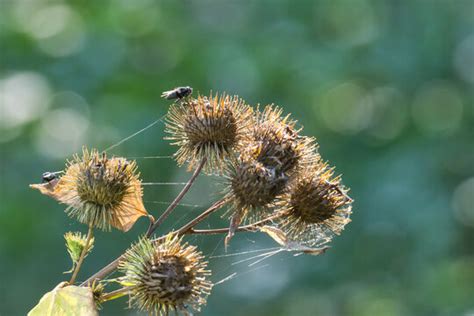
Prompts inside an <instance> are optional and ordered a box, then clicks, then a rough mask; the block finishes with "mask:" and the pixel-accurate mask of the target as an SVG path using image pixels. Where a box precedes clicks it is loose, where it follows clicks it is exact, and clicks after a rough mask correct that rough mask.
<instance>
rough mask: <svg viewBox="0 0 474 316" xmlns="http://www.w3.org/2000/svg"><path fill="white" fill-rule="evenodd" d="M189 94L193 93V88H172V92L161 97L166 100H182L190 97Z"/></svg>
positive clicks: (167, 92) (164, 93) (166, 92)
mask: <svg viewBox="0 0 474 316" xmlns="http://www.w3.org/2000/svg"><path fill="white" fill-rule="evenodd" d="M191 93H193V88H191V87H189V86H187V87H178V88H174V89H173V90H170V91H165V92H163V93H162V94H161V97H162V98H165V99H166V100H173V99H182V98H185V97H187V96H189V95H191Z"/></svg>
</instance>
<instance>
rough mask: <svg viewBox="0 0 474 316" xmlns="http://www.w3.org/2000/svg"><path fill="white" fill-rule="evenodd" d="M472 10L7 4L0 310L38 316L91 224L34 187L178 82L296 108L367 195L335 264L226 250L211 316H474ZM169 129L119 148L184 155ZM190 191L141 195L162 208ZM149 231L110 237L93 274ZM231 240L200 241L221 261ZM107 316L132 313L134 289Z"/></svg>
mask: <svg viewBox="0 0 474 316" xmlns="http://www.w3.org/2000/svg"><path fill="white" fill-rule="evenodd" d="M473 12H474V1H472V0H453V1H448V0H444V1H442V0H440V1H434V0H433V1H382V0H380V1H375V0H374V1H369V0H348V1H329V0H327V1H290V0H274V1H270V0H267V1H242V2H238V1H229V2H220V1H206V0H204V1H153V0H135V1H126V0H117V1H65V0H64V1H59V0H58V1H47V0H38V1H33V0H0V72H1V73H0V97H1V98H0V109H1V116H0V144H1V165H0V168H1V169H0V170H1V171H0V172H1V189H0V232H1V233H0V280H1V281H0V315H24V314H26V312H27V311H28V310H30V309H31V308H32V307H33V306H34V305H35V304H36V303H37V302H38V300H39V299H40V298H41V296H42V295H43V294H44V293H45V292H47V291H49V290H50V289H51V288H54V286H55V285H56V284H58V283H59V282H60V281H63V280H64V278H65V277H64V275H62V271H64V270H66V269H67V268H68V265H69V263H68V258H67V253H66V251H65V249H64V242H63V239H62V236H63V234H64V233H65V232H66V231H69V230H82V231H84V232H85V231H86V227H85V226H81V225H79V224H76V223H75V222H74V221H73V220H71V219H68V218H67V216H66V215H65V214H64V213H63V209H64V208H63V207H62V206H61V205H58V204H56V203H55V202H54V201H53V200H51V199H48V198H46V197H45V196H42V195H40V194H38V192H35V191H33V190H30V189H29V188H28V184H29V183H35V182H39V181H40V178H41V174H42V173H43V172H44V171H56V170H60V169H62V168H63V166H64V162H65V160H66V159H68V158H70V157H71V156H72V154H73V153H75V152H78V151H80V149H81V146H82V145H84V144H85V145H87V146H90V147H92V146H94V147H98V148H99V149H103V148H107V147H108V146H110V145H112V144H114V143H116V142H118V141H119V140H120V139H122V138H124V137H126V136H128V135H130V134H132V133H133V132H135V131H137V130H139V129H141V128H143V127H145V126H146V125H147V124H149V123H151V122H153V121H154V120H155V119H156V118H159V117H160V116H162V115H163V114H164V113H165V112H166V109H167V106H168V102H165V101H163V100H161V99H160V98H159V96H160V93H161V92H162V91H164V90H168V89H169V88H173V87H175V86H179V85H191V86H193V87H194V89H195V92H197V91H200V92H202V93H208V91H209V90H211V89H212V90H213V91H222V90H225V91H227V92H229V93H235V94H239V95H240V96H241V97H243V98H244V99H246V100H247V101H248V102H250V103H251V104H254V105H255V104H257V103H261V104H266V103H273V102H274V103H276V104H278V105H281V106H283V107H284V109H285V111H286V112H291V113H292V114H293V116H294V117H295V118H296V119H298V120H299V122H300V123H301V124H302V125H304V126H305V129H304V132H305V133H306V134H307V135H314V136H316V137H317V138H318V141H319V142H320V145H321V147H320V152H321V154H322V155H323V157H324V158H325V159H327V160H329V161H330V162H331V163H332V164H333V165H335V166H337V169H336V171H337V172H339V173H343V174H344V177H343V179H344V182H345V183H346V184H347V185H348V186H349V187H351V188H352V191H351V195H352V197H353V198H354V199H355V201H356V202H355V205H354V214H353V217H352V219H353V222H352V223H351V224H349V225H348V227H347V229H346V231H345V232H344V233H343V234H342V235H341V236H340V237H338V238H336V239H335V241H334V242H333V243H332V246H333V248H332V249H330V250H329V251H328V252H327V253H326V254H325V255H323V256H318V257H308V256H299V257H295V258H294V257H291V255H279V256H275V257H273V258H270V259H268V260H267V261H266V263H268V264H269V266H267V267H263V268H261V269H258V270H255V271H250V270H252V268H249V267H247V266H246V264H240V265H237V264H236V265H233V266H232V265H231V262H236V261H238V260H239V259H242V258H243V257H240V256H236V257H235V258H233V259H232V260H233V261H225V260H222V261H221V260H220V259H219V258H216V259H211V266H212V268H213V270H214V278H215V279H214V281H218V280H219V279H222V278H225V277H226V276H227V275H229V274H231V273H233V272H234V271H238V273H239V274H238V276H237V277H236V278H235V279H233V280H230V281H228V282H225V283H223V284H222V285H219V286H216V287H215V289H214V291H213V294H212V295H211V296H210V300H209V303H208V305H207V306H206V308H205V310H204V312H203V314H204V315H228V316H231V315H471V314H472V313H474V246H473V245H474V244H473V240H474V14H473ZM162 137H163V124H158V125H155V126H154V127H152V128H150V129H149V130H147V131H145V132H143V133H142V134H140V135H138V136H136V137H134V138H133V139H131V140H129V141H127V142H125V143H124V144H122V145H120V146H118V147H116V148H114V149H113V150H112V152H113V153H114V154H117V155H123V156H126V157H145V156H157V155H160V156H163V155H164V156H166V155H170V154H172V152H173V148H171V146H169V144H168V142H167V141H163V140H162ZM137 160H138V165H139V168H140V171H141V174H142V178H143V179H144V181H145V182H182V181H185V180H186V178H187V177H188V176H189V174H188V173H186V171H185V170H184V169H185V168H181V169H179V168H177V167H176V165H175V163H174V162H173V161H172V160H171V159H137ZM217 182H218V181H217ZM215 183H216V179H215V178H212V177H211V178H206V177H201V178H200V179H199V182H198V183H197V185H196V186H195V187H193V189H192V191H191V192H190V194H189V196H188V197H187V199H186V202H185V203H189V204H198V205H200V207H189V206H182V207H181V208H179V211H178V212H177V213H176V214H175V217H174V218H170V220H169V225H170V226H169V227H171V225H172V224H175V225H177V224H179V223H183V222H184V221H185V220H186V219H187V218H189V217H190V216H191V215H192V214H195V213H196V212H198V211H199V210H200V209H202V208H203V207H205V206H206V205H208V204H209V203H210V202H211V200H213V199H216V198H217V194H216V193H215V192H216V191H217V189H218V186H217V185H216V184H215ZM179 188H180V187H179V186H173V185H168V186H166V185H161V186H159V185H156V186H148V187H146V190H145V200H146V201H148V202H147V208H148V210H149V211H150V212H152V213H153V214H159V212H161V211H162V210H163V209H164V207H165V206H166V205H164V202H166V201H171V199H172V198H173V197H174V195H173V194H176V192H177V191H178V190H179ZM212 224H213V225H214V226H220V225H224V224H225V222H224V221H223V220H219V219H216V220H215V221H214V222H213V223H212ZM146 226H147V223H146V220H143V219H142V220H140V221H139V222H138V224H137V225H136V226H135V227H134V228H133V229H132V230H131V231H130V232H129V233H127V234H124V233H121V232H117V231H114V232H112V233H102V232H98V233H97V234H96V247H95V248H96V249H95V253H93V254H92V255H91V256H89V257H88V258H87V260H86V262H85V266H84V268H83V270H82V272H81V274H80V276H79V278H80V279H83V278H85V277H87V276H88V275H90V274H91V273H93V272H95V270H97V269H98V268H99V267H100V266H102V265H104V264H105V263H107V261H109V260H110V259H112V258H114V257H115V256H117V255H118V254H119V253H120V252H121V251H123V250H124V249H125V248H126V247H127V245H128V244H130V242H132V241H133V240H135V239H136V238H137V236H138V235H139V234H140V233H141V232H143V231H144V230H145V229H146ZM163 231H164V230H162V231H161V232H163ZM221 237H222V236H216V237H209V238H201V237H199V238H194V239H192V240H191V241H192V242H194V243H198V244H199V245H200V246H201V247H202V249H203V250H204V251H205V252H206V253H208V254H213V253H222V248H223V247H222V239H221ZM253 241H257V243H253ZM260 243H263V244H265V245H270V246H271V245H272V244H271V243H270V242H269V241H268V240H267V239H265V238H264V237H260V236H255V235H254V234H246V235H242V236H239V238H238V239H236V241H235V243H234V244H233V245H232V247H231V249H230V250H229V251H231V252H237V251H242V250H246V249H250V248H249V247H254V248H261V247H263V246H262V245H261V244H260ZM216 247H217V249H218V250H217V251H216V250H215V249H216ZM242 256H243V255H242ZM264 263H265V262H264ZM234 268H235V269H234ZM236 269H237V270H236ZM249 271H250V272H249ZM101 313H102V314H103V315H117V314H134V313H135V312H134V311H132V310H129V309H127V303H126V300H125V299H122V300H119V301H116V302H111V303H110V304H109V303H107V304H105V306H104V309H103V310H102V311H101Z"/></svg>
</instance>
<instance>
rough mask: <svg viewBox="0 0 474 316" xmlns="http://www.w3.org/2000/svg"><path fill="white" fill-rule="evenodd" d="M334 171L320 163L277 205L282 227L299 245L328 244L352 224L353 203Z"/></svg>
mask: <svg viewBox="0 0 474 316" xmlns="http://www.w3.org/2000/svg"><path fill="white" fill-rule="evenodd" d="M333 174H334V171H333V169H331V168H329V167H328V166H327V164H325V163H321V162H320V163H317V164H314V165H313V166H311V167H308V168H307V169H306V170H304V171H303V172H300V173H298V174H297V175H296V176H295V178H294V179H292V181H291V182H289V184H288V188H287V190H286V191H285V193H284V194H282V195H281V196H280V197H279V198H278V200H277V202H276V203H275V205H276V206H277V212H279V213H280V214H281V217H280V223H279V226H280V227H281V228H282V230H283V231H284V232H285V233H286V235H287V236H288V237H289V238H290V239H292V240H295V241H298V242H300V243H302V244H306V245H309V246H314V245H316V244H324V243H326V242H328V241H330V240H331V239H332V237H333V236H334V235H339V234H340V233H341V231H342V230H343V229H344V227H345V225H346V224H347V223H349V222H350V219H349V216H350V214H351V209H352V205H351V204H352V202H353V200H352V199H351V198H350V197H349V196H348V195H347V192H348V189H346V188H345V187H344V186H343V185H342V184H341V178H340V177H334V176H333Z"/></svg>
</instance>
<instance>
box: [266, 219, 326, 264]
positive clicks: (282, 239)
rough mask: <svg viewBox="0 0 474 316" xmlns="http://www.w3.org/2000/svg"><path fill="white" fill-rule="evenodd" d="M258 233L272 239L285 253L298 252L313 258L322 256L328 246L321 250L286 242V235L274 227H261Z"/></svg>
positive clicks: (291, 241)
mask: <svg viewBox="0 0 474 316" xmlns="http://www.w3.org/2000/svg"><path fill="white" fill-rule="evenodd" d="M260 231H261V232H263V233H266V234H267V235H268V236H270V237H271V238H273V240H275V241H276V242H277V243H278V244H279V245H280V246H282V247H283V248H284V249H285V250H286V251H290V252H300V253H305V254H309V255H313V256H317V255H320V254H323V253H325V252H326V250H328V249H329V248H330V247H329V246H324V247H321V248H312V247H308V246H305V245H302V244H301V243H299V242H297V241H293V240H288V237H287V236H286V234H285V233H284V232H283V231H282V230H281V229H279V228H277V227H274V226H267V225H266V226H262V227H260Z"/></svg>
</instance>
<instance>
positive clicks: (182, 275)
mask: <svg viewBox="0 0 474 316" xmlns="http://www.w3.org/2000/svg"><path fill="white" fill-rule="evenodd" d="M119 270H120V271H121V272H122V273H124V277H123V278H122V279H121V283H122V284H123V285H124V286H126V287H128V289H129V293H130V300H131V303H132V304H133V305H135V306H137V307H138V308H139V309H140V310H144V311H147V312H148V313H150V314H159V315H168V314H169V313H171V312H175V313H178V312H180V313H183V314H189V315H191V313H192V311H199V310H200V307H201V306H202V305H204V304H205V303H206V299H207V296H208V295H209V293H210V291H211V289H212V283H211V282H210V281H209V280H208V277H209V276H210V271H209V270H207V262H206V261H204V256H203V255H202V253H201V252H199V251H197V250H196V247H194V246H191V245H188V244H186V243H183V242H182V240H181V238H178V237H177V236H176V234H173V233H170V234H168V235H167V236H166V237H165V238H164V239H163V240H162V241H158V242H154V241H151V240H150V239H147V238H143V239H141V240H140V241H139V242H138V243H137V244H135V245H133V246H132V247H131V248H130V249H129V250H128V251H127V252H126V253H125V255H124V256H123V259H122V261H121V262H120V265H119Z"/></svg>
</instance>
